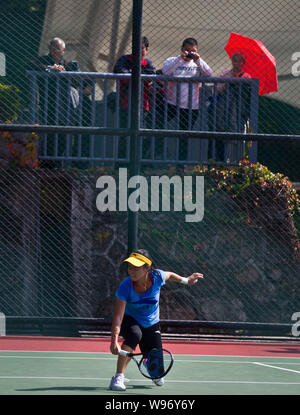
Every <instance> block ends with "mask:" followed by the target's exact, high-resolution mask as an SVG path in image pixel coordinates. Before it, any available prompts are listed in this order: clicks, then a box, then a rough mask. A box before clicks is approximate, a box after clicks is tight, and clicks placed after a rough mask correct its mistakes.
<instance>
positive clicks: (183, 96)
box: [162, 38, 212, 158]
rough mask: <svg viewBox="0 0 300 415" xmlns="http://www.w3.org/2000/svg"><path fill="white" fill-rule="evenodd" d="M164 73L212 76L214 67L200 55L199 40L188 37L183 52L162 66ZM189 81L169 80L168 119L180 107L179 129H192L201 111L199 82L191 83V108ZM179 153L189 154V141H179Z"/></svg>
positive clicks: (183, 45)
mask: <svg viewBox="0 0 300 415" xmlns="http://www.w3.org/2000/svg"><path fill="white" fill-rule="evenodd" d="M162 72H163V74H164V75H172V76H184V77H188V78H191V77H196V76H210V75H211V74H212V69H211V68H210V67H209V65H208V64H207V63H206V62H205V61H204V60H203V59H202V58H201V57H200V54H199V52H198V42H197V40H196V39H194V38H187V39H185V40H184V41H183V43H182V46H181V53H180V55H178V56H176V57H171V58H168V59H167V60H166V61H165V62H164V64H163V67H162ZM177 88H180V98H179V102H177ZM189 90H190V86H189V83H182V82H180V83H179V82H175V81H170V82H168V94H167V97H166V99H167V102H168V113H167V120H168V121H171V120H172V119H173V118H174V117H175V116H176V115H177V109H178V107H179V129H180V130H188V129H192V128H193V126H194V123H195V121H196V119H197V118H198V113H199V110H198V108H199V82H193V83H192V85H191V94H192V97H191V103H192V106H191V108H189ZM190 111H191V120H190V122H189V113H190ZM179 154H180V155H181V156H182V157H183V158H185V157H186V155H187V141H186V140H183V139H181V140H180V141H179Z"/></svg>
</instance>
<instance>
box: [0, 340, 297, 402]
mask: <svg viewBox="0 0 300 415" xmlns="http://www.w3.org/2000/svg"><path fill="white" fill-rule="evenodd" d="M109 344H110V343H109V339H105V338H104V339H101V338H60V337H55V338H54V337H24V336H4V337H0V365H1V372H0V395H97V396H99V395H106V396H114V397H115V398H116V399H118V397H120V396H122V399H124V396H127V395H128V396H131V397H133V396H134V395H139V396H147V395H151V396H154V395H161V396H162V395H163V396H167V395H169V396H170V395H173V396H174V395H176V394H178V391H180V395H181V396H187V397H188V395H299V394H300V343H298V342H281V341H280V342H254V341H246V342H241V341H233V342H229V341H177V340H172V341H167V340H165V341H164V347H165V348H167V349H168V350H170V351H171V352H172V353H173V355H174V360H175V362H174V366H173V368H172V370H171V371H170V372H169V374H168V375H167V377H166V379H165V385H164V386H163V387H157V386H155V385H154V384H153V383H152V382H151V381H150V380H148V379H146V378H144V377H143V376H142V375H141V374H140V373H139V371H138V370H137V367H136V365H135V364H134V363H133V362H131V363H130V364H129V366H128V369H127V372H126V378H127V379H128V380H127V382H126V386H127V390H126V391H125V392H113V391H110V390H109V388H108V385H109V381H110V378H111V376H112V375H113V374H114V372H115V368H116V356H113V355H112V354H110V353H109ZM115 409H116V408H115ZM174 409H175V408H174Z"/></svg>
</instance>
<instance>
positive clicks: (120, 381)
mask: <svg viewBox="0 0 300 415" xmlns="http://www.w3.org/2000/svg"><path fill="white" fill-rule="evenodd" d="M109 389H111V390H112V391H126V386H125V385H124V376H121V375H117V376H113V377H112V378H111V381H110V385H109Z"/></svg>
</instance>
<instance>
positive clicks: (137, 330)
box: [120, 314, 162, 353]
mask: <svg viewBox="0 0 300 415" xmlns="http://www.w3.org/2000/svg"><path fill="white" fill-rule="evenodd" d="M120 335H121V336H122V337H123V338H124V342H123V344H125V345H126V346H129V347H131V348H132V349H133V350H135V348H136V346H137V345H139V346H140V349H141V352H142V353H148V352H150V350H151V349H154V348H157V349H161V348H162V341H161V333H160V326H159V323H157V324H154V325H153V326H150V327H146V328H145V327H142V326H140V325H139V323H138V322H137V321H136V320H135V319H134V318H133V317H131V316H128V315H126V314H125V315H124V318H123V322H122V325H121V331H120Z"/></svg>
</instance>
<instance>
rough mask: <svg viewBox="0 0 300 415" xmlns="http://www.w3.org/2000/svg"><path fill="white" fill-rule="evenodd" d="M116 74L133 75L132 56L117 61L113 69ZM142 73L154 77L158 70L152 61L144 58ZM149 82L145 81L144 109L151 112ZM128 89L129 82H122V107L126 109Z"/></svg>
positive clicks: (122, 57)
mask: <svg viewBox="0 0 300 415" xmlns="http://www.w3.org/2000/svg"><path fill="white" fill-rule="evenodd" d="M113 72H114V73H131V72H132V55H123V56H121V57H120V59H119V60H118V61H117V63H116V64H115V66H114V69H113ZM141 73H143V74H147V75H153V74H155V73H156V69H155V67H154V65H153V63H152V61H151V60H150V59H148V58H142V61H141ZM150 83H151V82H149V81H144V100H143V101H144V102H143V108H144V110H146V111H147V110H149V98H148V95H149V87H150ZM128 89H129V81H127V80H124V81H120V95H121V106H122V108H124V109H128V92H129V91H128Z"/></svg>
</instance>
